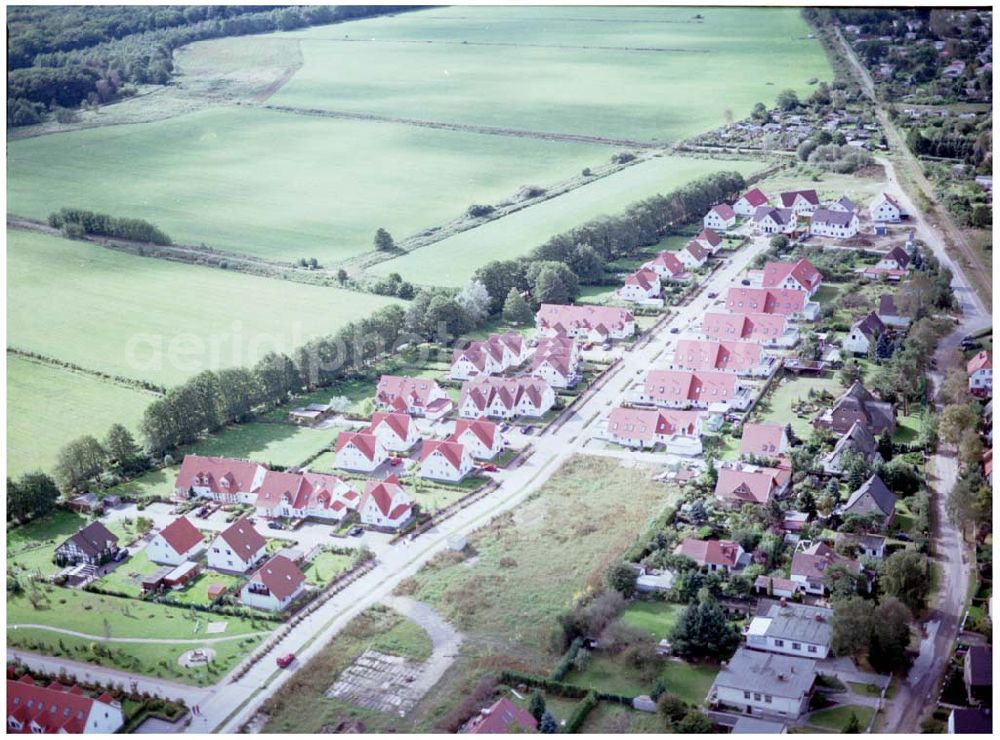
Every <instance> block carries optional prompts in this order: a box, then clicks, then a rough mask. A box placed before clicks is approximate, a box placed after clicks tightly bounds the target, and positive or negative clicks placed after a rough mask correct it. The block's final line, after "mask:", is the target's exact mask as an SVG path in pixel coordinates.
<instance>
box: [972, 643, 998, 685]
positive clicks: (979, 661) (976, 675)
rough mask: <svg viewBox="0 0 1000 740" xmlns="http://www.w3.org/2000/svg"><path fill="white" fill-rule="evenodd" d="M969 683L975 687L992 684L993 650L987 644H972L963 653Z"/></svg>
mask: <svg viewBox="0 0 1000 740" xmlns="http://www.w3.org/2000/svg"><path fill="white" fill-rule="evenodd" d="M965 665H966V667H967V668H968V670H969V683H970V685H972V686H977V687H984V688H985V687H990V686H992V685H993V650H992V649H991V648H990V647H989V646H988V645H973V646H972V647H970V648H969V652H967V653H966V654H965Z"/></svg>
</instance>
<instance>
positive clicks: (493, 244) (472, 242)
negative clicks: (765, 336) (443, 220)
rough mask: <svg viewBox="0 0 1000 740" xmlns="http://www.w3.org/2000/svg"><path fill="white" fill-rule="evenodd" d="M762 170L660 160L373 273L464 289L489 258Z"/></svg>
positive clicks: (744, 164) (759, 165)
mask: <svg viewBox="0 0 1000 740" xmlns="http://www.w3.org/2000/svg"><path fill="white" fill-rule="evenodd" d="M763 167H764V163H763V162H752V161H746V160H727V159H695V158H691V157H669V156H662V157H655V158H653V159H650V160H647V161H645V162H641V163H639V164H636V165H633V166H631V167H627V168H625V169H623V170H621V171H619V172H616V173H614V174H612V175H608V176H607V177H602V178H600V179H598V180H595V181H594V182H592V183H589V184H587V185H583V186H582V187H579V188H576V189H575V190H573V191H571V192H569V193H566V194H565V195H560V196H558V197H556V198H552V199H551V200H547V201H544V202H543V203H539V204H537V205H534V206H531V207H530V208H525V209H523V210H520V211H517V212H515V213H512V214H510V215H508V216H504V217H503V218H499V219H497V220H495V221H490V222H489V223H486V224H483V225H482V226H478V227H476V228H474V229H469V230H468V231H463V232H461V233H459V234H456V235H455V236H451V237H448V238H447V239H443V240H441V241H439V242H435V243H433V244H431V245H428V246H426V247H422V248H420V249H416V250H414V251H412V252H409V253H407V254H406V255H404V256H401V257H398V258H396V259H391V260H387V261H385V262H381V263H379V264H378V265H376V266H375V267H373V268H371V270H370V272H373V273H375V274H380V275H381V274H388V273H390V272H398V273H399V274H401V275H403V276H405V277H406V279H408V280H411V281H413V282H415V283H418V284H427V285H442V284H443V285H454V286H457V285H461V284H462V283H464V282H465V281H466V280H468V279H469V278H470V277H471V276H472V274H473V273H474V272H475V271H476V268H478V267H480V266H481V265H483V264H484V263H486V262H488V261H490V260H493V259H512V258H514V257H519V256H521V255H524V254H527V253H528V252H530V251H531V250H532V249H534V248H535V247H537V246H539V245H540V244H542V243H543V242H545V241H546V240H547V239H549V238H550V237H552V236H554V235H556V234H559V233H561V232H563V231H567V230H569V229H571V228H573V227H574V226H579V225H581V224H583V223H585V222H587V221H590V220H591V219H594V218H597V217H599V216H602V215H611V214H615V213H618V212H620V211H623V210H625V208H626V207H627V206H629V205H630V204H632V203H634V202H636V201H638V200H641V199H642V198H645V197H648V196H650V195H655V194H657V193H667V192H670V191H671V190H674V189H676V188H679V187H681V186H682V185H684V184H685V183H687V182H690V181H691V180H694V179H697V178H699V177H704V176H706V175H710V174H712V173H715V172H721V171H724V170H737V171H739V172H741V173H742V174H744V175H750V174H752V173H754V172H757V171H759V170H761V169H763ZM684 243H686V241H685V242H684ZM684 243H682V244H680V245H679V246H678V248H680V246H683V245H684Z"/></svg>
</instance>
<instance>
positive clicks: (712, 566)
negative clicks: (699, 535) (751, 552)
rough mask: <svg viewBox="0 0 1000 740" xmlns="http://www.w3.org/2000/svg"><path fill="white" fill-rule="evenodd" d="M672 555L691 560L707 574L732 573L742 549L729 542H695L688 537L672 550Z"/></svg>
mask: <svg viewBox="0 0 1000 740" xmlns="http://www.w3.org/2000/svg"><path fill="white" fill-rule="evenodd" d="M674 555H683V556H684V557H687V558H691V559H692V560H693V561H694V562H696V563H697V564H698V567H699V568H706V569H707V570H708V572H709V573H732V572H733V571H734V570H736V568H737V566H738V565H739V563H740V558H742V557H743V548H742V547H740V545H739V543H737V542H732V541H730V540H696V539H693V538H691V537H688V538H686V539H685V540H683V541H682V542H681V543H680V544H679V545H677V547H676V548H674Z"/></svg>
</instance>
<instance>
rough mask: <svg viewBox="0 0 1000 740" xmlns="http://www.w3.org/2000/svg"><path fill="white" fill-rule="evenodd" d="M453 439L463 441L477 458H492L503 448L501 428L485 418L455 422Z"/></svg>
mask: <svg viewBox="0 0 1000 740" xmlns="http://www.w3.org/2000/svg"><path fill="white" fill-rule="evenodd" d="M451 436H452V439H454V440H456V441H458V442H461V443H462V445H463V446H464V447H465V449H467V450H468V451H469V453H470V454H471V455H472V456H473V457H474V458H476V459H477V460H492V459H493V458H494V457H496V456H497V455H498V454H500V450H502V449H503V437H502V435H501V434H500V429H499V428H498V427H497V425H496V424H494V423H493V422H492V421H486V420H485V419H476V420H474V421H473V420H469V419H459V420H458V421H456V422H455V431H454V433H453V434H452V435H451Z"/></svg>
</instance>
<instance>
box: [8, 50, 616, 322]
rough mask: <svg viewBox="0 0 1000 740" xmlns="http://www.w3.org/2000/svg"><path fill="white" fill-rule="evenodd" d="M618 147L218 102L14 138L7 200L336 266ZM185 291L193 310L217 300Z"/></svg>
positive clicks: (42, 211)
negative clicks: (380, 240)
mask: <svg viewBox="0 0 1000 740" xmlns="http://www.w3.org/2000/svg"><path fill="white" fill-rule="evenodd" d="M243 43H247V44H252V43H254V40H253V38H250V39H245V40H244V41H243ZM331 69H332V68H327V69H325V70H324V72H325V73H326V74H330V72H331ZM613 153H614V150H612V149H608V148H606V147H603V146H597V145H589V144H578V143H566V142H548V141H539V140H534V139H516V138H510V137H499V136H482V135H478V134H471V133H463V132H454V131H437V130H431V129H425V128H417V127H413V126H405V125H395V124H372V123H367V122H357V121H339V120H334V119H330V118H317V117H312V116H302V115H296V114H291V113H281V112H275V111H267V110H260V109H251V108H224V109H213V110H205V111H200V112H197V113H191V114H187V115H183V116H178V117H176V118H171V119H168V120H163V121H154V122H150V123H142V124H135V125H130V126H113V127H104V128H96V129H88V130H82V131H73V132H68V133H63V134H53V135H51V136H44V137H40V138H34V139H25V140H22V141H17V142H12V143H11V145H10V148H9V154H8V165H7V172H8V203H7V208H8V211H9V212H11V213H15V214H18V215H21V216H30V217H35V218H44V217H45V216H47V215H48V214H49V213H50V212H51V211H53V210H57V209H59V208H61V207H63V206H76V207H80V208H91V209H94V210H100V211H104V212H108V213H112V214H115V215H119V216H132V217H136V218H145V219H147V220H149V221H152V222H154V223H155V224H157V225H158V226H160V227H161V228H163V229H164V230H165V231H166V232H167V233H168V234H170V236H171V237H172V238H173V239H174V240H175V241H177V242H179V243H186V244H195V245H197V244H201V243H205V244H207V245H208V246H210V247H215V248H219V249H226V250H230V251H235V252H240V253H247V254H254V255H259V256H263V257H268V258H272V259H279V260H292V261H294V260H297V259H299V258H300V257H316V258H317V259H318V260H319V261H320V263H321V264H324V265H329V264H332V263H334V262H336V261H339V260H342V259H345V258H348V257H351V256H353V255H356V254H358V253H360V252H365V251H368V250H371V249H372V238H373V237H374V235H375V230H376V229H378V228H379V227H385V228H387V229H388V230H389V231H390V232H391V233H392V234H393V235H394V236H395V237H396V238H397V239H399V238H402V237H404V236H407V235H409V234H411V233H414V232H417V231H420V230H422V229H425V228H429V227H432V226H435V225H437V224H439V223H443V222H445V221H448V220H451V219H452V218H455V217H458V216H460V215H461V214H462V212H463V211H464V210H465V209H466V208H467V207H468V206H469V205H471V204H472V203H479V202H487V203H490V202H496V201H498V200H500V199H502V198H505V197H508V196H511V195H513V194H514V193H515V192H516V191H517V189H518V188H519V187H521V186H522V185H527V184H539V185H545V184H546V183H549V182H555V181H559V180H562V179H564V178H565V177H567V176H569V175H574V174H578V173H579V171H580V170H581V169H582V168H583V167H587V166H594V165H597V164H600V163H601V162H605V161H607V159H608V158H609V157H610V156H611V154H613ZM98 185H99V186H98ZM286 290H288V291H289V292H297V290H298V286H296V287H295V288H294V289H287V288H286ZM184 294H185V295H189V296H190V297H191V304H192V305H193V306H197V305H198V304H199V303H200V302H201V301H203V300H211V298H210V295H209V294H206V293H201V294H199V293H197V292H195V291H193V290H188V291H185V293H184ZM226 297H227V298H231V294H229V293H226Z"/></svg>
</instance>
